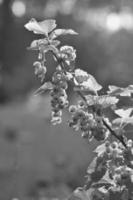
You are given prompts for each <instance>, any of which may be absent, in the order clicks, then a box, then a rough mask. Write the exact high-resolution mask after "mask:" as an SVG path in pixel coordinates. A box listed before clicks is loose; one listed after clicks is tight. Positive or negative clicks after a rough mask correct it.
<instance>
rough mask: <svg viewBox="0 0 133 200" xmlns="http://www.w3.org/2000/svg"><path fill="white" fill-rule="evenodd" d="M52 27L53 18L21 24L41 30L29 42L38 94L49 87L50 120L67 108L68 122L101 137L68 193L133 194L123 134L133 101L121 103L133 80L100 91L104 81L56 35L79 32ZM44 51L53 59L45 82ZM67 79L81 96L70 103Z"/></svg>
mask: <svg viewBox="0 0 133 200" xmlns="http://www.w3.org/2000/svg"><path fill="white" fill-rule="evenodd" d="M56 27H57V25H56V21H55V20H53V19H48V20H44V21H41V22H37V21H36V20H35V19H31V20H30V21H29V22H28V23H27V24H26V25H25V28H26V29H28V30H29V31H32V32H33V33H35V34H39V35H41V36H42V38H41V39H38V40H34V41H33V42H32V43H31V45H30V47H29V48H28V49H30V50H35V51H37V53H38V60H37V61H35V62H34V64H33V66H34V73H35V75H36V76H37V77H38V78H39V79H40V80H41V86H40V88H39V89H37V91H36V94H38V95H41V94H43V93H45V92H46V91H49V94H50V96H51V122H52V123H53V124H54V125H56V124H60V123H61V122H62V112H63V110H64V109H66V108H68V111H69V113H70V119H69V122H68V124H69V127H71V128H73V129H74V130H75V131H77V132H78V133H79V134H81V137H83V138H84V139H85V140H86V141H87V142H88V143H89V142H91V141H92V140H93V139H94V140H96V141H98V142H99V146H97V148H96V149H95V158H94V159H93V161H92V162H91V163H90V165H89V167H88V169H87V172H86V180H85V183H84V185H83V186H82V187H80V188H77V189H76V190H75V191H74V192H73V194H72V195H71V196H70V197H69V198H68V199H69V200H70V199H71V200H73V199H74V200H75V199H76V200H79V199H81V200H118V199H119V200H133V140H132V139H129V138H127V133H128V127H129V125H130V126H132V125H133V115H132V112H133V107H131V106H129V105H123V106H121V103H120V104H119V102H121V101H122V99H123V98H125V97H126V98H127V99H128V100H130V101H132V94H133V85H129V86H127V87H125V88H121V87H117V86H114V85H110V86H109V87H108V91H106V92H105V93H104V92H103V91H104V90H103V87H102V86H101V85H100V84H99V83H98V82H97V81H96V79H95V78H94V77H93V76H92V75H91V74H89V73H88V72H86V71H84V70H82V69H80V68H76V67H75V59H76V50H75V49H74V47H72V46H68V45H65V46H61V42H60V40H59V39H58V38H59V36H62V35H77V33H76V32H75V31H74V30H72V29H58V28H56ZM46 53H49V54H51V56H52V57H53V59H54V60H55V62H56V65H57V67H56V68H55V71H54V73H53V75H52V77H51V81H49V82H45V75H46V72H47V67H46V66H47V63H46V61H47V60H46ZM69 85H70V86H71V87H72V88H73V92H74V94H75V95H76V96H78V97H79V98H80V100H79V98H78V100H77V101H76V102H75V104H74V105H70V103H69V101H68V87H69ZM103 93H104V94H103ZM107 111H111V112H113V113H114V116H115V117H114V118H113V119H112V118H111V117H109V116H108V114H107V113H108V112H107Z"/></svg>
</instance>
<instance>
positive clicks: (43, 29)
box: [24, 18, 56, 36]
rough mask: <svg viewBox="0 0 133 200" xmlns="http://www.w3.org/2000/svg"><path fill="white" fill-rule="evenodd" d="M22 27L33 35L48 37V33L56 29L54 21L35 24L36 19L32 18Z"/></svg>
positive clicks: (49, 20)
mask: <svg viewBox="0 0 133 200" xmlns="http://www.w3.org/2000/svg"><path fill="white" fill-rule="evenodd" d="M24 27H25V28H26V29H27V30H29V31H33V33H35V34H42V35H45V36H48V33H50V32H51V31H52V30H53V29H55V28H56V21H55V20H53V19H48V20H44V21H42V22H37V21H36V19H34V18H33V19H31V20H30V21H29V22H28V23H27V24H25V26H24Z"/></svg>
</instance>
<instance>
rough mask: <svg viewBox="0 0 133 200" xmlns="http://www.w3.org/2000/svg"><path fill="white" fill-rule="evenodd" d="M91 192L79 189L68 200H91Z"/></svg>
mask: <svg viewBox="0 0 133 200" xmlns="http://www.w3.org/2000/svg"><path fill="white" fill-rule="evenodd" d="M90 195H91V194H90V192H89V191H85V190H83V189H82V188H77V189H76V190H75V191H74V192H73V193H72V195H71V196H70V197H69V198H68V200H90Z"/></svg>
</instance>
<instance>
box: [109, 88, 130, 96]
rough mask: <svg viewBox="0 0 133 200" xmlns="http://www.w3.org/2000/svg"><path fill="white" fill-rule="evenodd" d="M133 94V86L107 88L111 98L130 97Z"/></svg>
mask: <svg viewBox="0 0 133 200" xmlns="http://www.w3.org/2000/svg"><path fill="white" fill-rule="evenodd" d="M132 93H133V85H129V86H128V87H126V88H121V87H117V86H115V85H110V86H109V91H108V94H110V95H113V96H129V97H130V96H131V94H132Z"/></svg>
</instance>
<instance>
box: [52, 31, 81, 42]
mask: <svg viewBox="0 0 133 200" xmlns="http://www.w3.org/2000/svg"><path fill="white" fill-rule="evenodd" d="M68 34H69V35H78V33H77V32H75V31H74V30H73V29H56V30H54V31H53V32H52V33H51V34H50V35H49V38H50V39H52V40H53V39H55V38H57V37H59V36H61V35H68Z"/></svg>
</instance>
